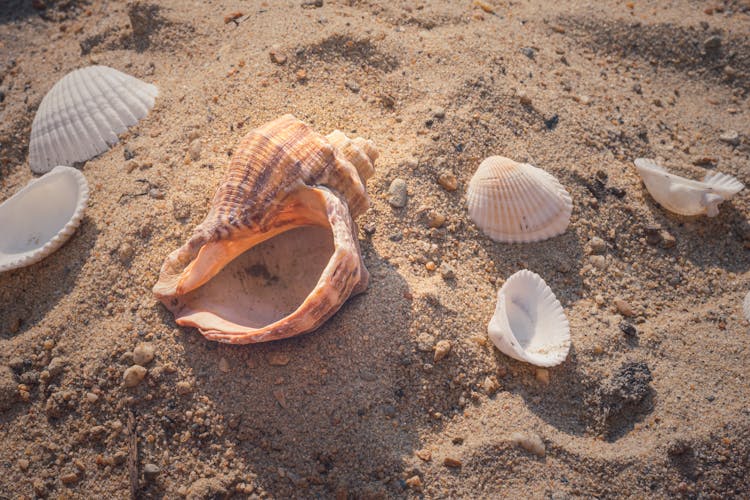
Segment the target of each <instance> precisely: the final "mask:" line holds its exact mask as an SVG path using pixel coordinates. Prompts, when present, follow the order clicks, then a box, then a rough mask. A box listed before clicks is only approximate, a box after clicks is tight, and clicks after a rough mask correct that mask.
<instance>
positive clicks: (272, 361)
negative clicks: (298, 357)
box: [268, 352, 291, 366]
mask: <svg viewBox="0 0 750 500" xmlns="http://www.w3.org/2000/svg"><path fill="white" fill-rule="evenodd" d="M290 359H291V358H290V357H289V355H288V354H286V353H283V352H272V353H270V354H269V355H268V364H269V365H271V366H286V365H288V364H289V360H290Z"/></svg>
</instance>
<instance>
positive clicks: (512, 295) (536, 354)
mask: <svg viewBox="0 0 750 500" xmlns="http://www.w3.org/2000/svg"><path fill="white" fill-rule="evenodd" d="M487 330H488V333H489V336H490V339H491V340H492V342H493V343H494V344H495V346H496V347H497V348H498V349H500V351H502V352H503V353H504V354H506V355H508V356H510V357H511V358H514V359H517V360H519V361H526V362H528V363H531V364H533V365H537V366H555V365H559V364H560V363H562V362H563V361H565V358H566V357H567V356H568V351H569V350H570V326H569V324H568V319H567V318H566V317H565V312H564V311H563V308H562V306H561V305H560V302H559V301H558V300H557V297H555V294H554V293H552V290H551V289H550V287H549V286H547V284H546V283H545V282H544V280H543V279H542V278H541V277H540V276H539V275H538V274H536V273H533V272H531V271H528V270H526V269H524V270H523V271H518V272H517V273H515V274H514V275H513V276H511V277H510V278H508V280H507V281H506V282H505V284H503V286H502V287H501V288H500V291H499V292H498V294H497V306H496V308H495V314H494V315H493V316H492V319H491V320H490V323H489V325H488V328H487Z"/></svg>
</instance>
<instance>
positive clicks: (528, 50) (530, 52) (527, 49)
mask: <svg viewBox="0 0 750 500" xmlns="http://www.w3.org/2000/svg"><path fill="white" fill-rule="evenodd" d="M521 53H522V54H523V55H525V56H526V57H528V58H529V59H534V54H535V51H534V49H532V48H531V47H523V48H522V49H521Z"/></svg>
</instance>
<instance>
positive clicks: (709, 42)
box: [703, 35, 722, 50]
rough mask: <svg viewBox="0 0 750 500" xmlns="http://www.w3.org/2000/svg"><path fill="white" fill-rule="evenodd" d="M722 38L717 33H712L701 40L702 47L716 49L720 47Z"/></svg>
mask: <svg viewBox="0 0 750 500" xmlns="http://www.w3.org/2000/svg"><path fill="white" fill-rule="evenodd" d="M721 42H722V39H721V37H720V36H718V35H713V36H710V37H708V38H706V39H705V40H703V48H704V49H706V50H716V49H718V48H719V47H721Z"/></svg>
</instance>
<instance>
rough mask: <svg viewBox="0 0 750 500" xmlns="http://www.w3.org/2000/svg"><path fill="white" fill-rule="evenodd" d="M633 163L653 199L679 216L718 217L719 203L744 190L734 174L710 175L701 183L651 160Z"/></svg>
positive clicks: (642, 159) (712, 173) (714, 173)
mask: <svg viewBox="0 0 750 500" xmlns="http://www.w3.org/2000/svg"><path fill="white" fill-rule="evenodd" d="M633 163H634V164H635V167H636V169H637V170H638V173H639V174H640V176H641V178H642V179H643V183H644V184H645V185H646V189H647V190H648V192H649V193H650V194H651V196H652V197H653V198H654V199H655V200H656V201H657V202H659V204H660V205H661V206H663V207H664V208H666V209H667V210H669V211H670V212H674V213H676V214H679V215H688V216H691V215H703V214H705V215H707V216H709V217H715V216H717V215H718V214H719V204H721V203H722V202H723V201H726V200H728V199H730V198H731V197H732V196H734V195H735V194H737V193H739V192H740V191H741V190H742V189H743V188H744V187H745V185H744V184H742V183H741V182H740V181H738V180H737V179H735V178H734V177H732V176H731V175H727V174H722V173H720V172H713V171H711V172H708V173H707V174H706V176H705V177H704V178H703V181H702V182H701V181H695V180H692V179H686V178H685V177H680V176H679V175H674V174H670V173H669V172H667V171H666V170H665V169H664V167H662V166H661V165H658V164H657V163H656V162H655V161H654V160H651V159H648V158H638V159H636V160H635V161H634V162H633Z"/></svg>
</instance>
